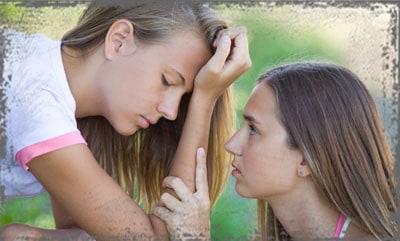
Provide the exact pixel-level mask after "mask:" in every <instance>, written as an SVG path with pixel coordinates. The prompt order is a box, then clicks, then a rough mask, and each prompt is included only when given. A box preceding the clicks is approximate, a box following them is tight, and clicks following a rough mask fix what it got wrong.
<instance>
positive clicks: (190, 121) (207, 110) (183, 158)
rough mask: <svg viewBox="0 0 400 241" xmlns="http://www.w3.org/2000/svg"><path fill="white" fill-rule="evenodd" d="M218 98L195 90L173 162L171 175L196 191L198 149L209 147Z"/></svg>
mask: <svg viewBox="0 0 400 241" xmlns="http://www.w3.org/2000/svg"><path fill="white" fill-rule="evenodd" d="M215 103H216V100H214V99H212V98H211V97H207V96H205V95H203V94H202V93H200V92H196V91H194V93H193V95H192V98H191V100H190V104H189V109H188V113H187V115H186V121H185V124H184V127H183V130H182V135H181V139H180V141H179V145H178V148H177V151H176V154H175V157H174V160H173V162H172V167H171V171H170V175H171V176H176V177H179V178H181V179H182V181H183V182H184V183H185V184H186V185H187V187H188V188H190V190H192V191H194V187H195V182H194V176H195V168H196V164H195V159H196V150H197V148H199V147H203V148H204V149H206V148H207V145H208V138H209V132H210V122H211V116H212V113H213V110H214V106H215Z"/></svg>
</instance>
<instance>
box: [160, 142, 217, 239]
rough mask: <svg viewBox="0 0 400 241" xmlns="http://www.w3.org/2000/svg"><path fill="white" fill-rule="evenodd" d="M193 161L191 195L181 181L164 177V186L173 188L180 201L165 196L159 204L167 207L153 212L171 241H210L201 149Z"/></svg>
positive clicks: (206, 189) (208, 207)
mask: <svg viewBox="0 0 400 241" xmlns="http://www.w3.org/2000/svg"><path fill="white" fill-rule="evenodd" d="M196 159H197V166H196V192H195V193H192V192H191V190H190V189H189V188H188V187H187V186H186V185H185V184H184V183H183V182H182V180H181V179H179V178H177V177H172V176H169V177H166V178H165V179H164V182H163V185H164V186H166V187H168V188H172V189H173V190H174V191H175V193H176V194H177V196H178V198H179V199H178V198H175V197H174V196H172V195H170V194H169V193H164V194H163V195H162V196H161V200H162V201H163V203H164V204H165V206H166V207H161V206H159V207H156V208H155V209H154V215H156V216H158V217H160V218H161V219H162V220H164V221H165V222H166V224H167V227H168V231H169V233H170V238H171V240H186V239H187V240H199V241H200V240H211V236H210V199H209V194H208V184H207V169H206V157H205V153H204V150H203V149H202V148H199V150H198V152H197V158H196Z"/></svg>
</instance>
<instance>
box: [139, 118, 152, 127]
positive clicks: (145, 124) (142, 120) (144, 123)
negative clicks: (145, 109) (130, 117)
mask: <svg viewBox="0 0 400 241" xmlns="http://www.w3.org/2000/svg"><path fill="white" fill-rule="evenodd" d="M139 125H140V127H141V128H144V129H146V128H148V127H149V126H150V121H149V120H148V119H146V118H145V117H143V116H140V118H139Z"/></svg>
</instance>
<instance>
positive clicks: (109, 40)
mask: <svg viewBox="0 0 400 241" xmlns="http://www.w3.org/2000/svg"><path fill="white" fill-rule="evenodd" d="M135 49H136V45H135V42H134V27H133V24H132V23H131V22H130V21H129V20H126V19H119V20H117V21H115V22H114V23H113V24H112V25H111V26H110V28H109V29H108V31H107V35H106V37H105V41H104V54H105V57H106V58H107V59H108V60H112V59H113V58H114V57H115V56H117V55H128V54H132V53H133V52H134V51H135Z"/></svg>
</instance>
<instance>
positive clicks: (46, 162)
mask: <svg viewBox="0 0 400 241" xmlns="http://www.w3.org/2000/svg"><path fill="white" fill-rule="evenodd" d="M28 165H29V168H30V170H31V172H32V173H33V174H34V175H35V176H36V177H37V179H38V180H39V181H40V182H41V183H42V184H43V186H45V188H46V189H47V190H48V192H49V193H51V195H52V197H54V198H55V199H56V200H57V201H58V202H59V204H60V205H61V206H62V207H64V208H65V211H66V212H67V213H68V214H70V216H71V218H72V219H73V220H74V222H75V223H76V225H78V226H79V227H80V228H82V229H83V230H85V231H87V232H88V233H89V234H91V235H93V237H94V238H95V239H96V240H110V239H124V238H126V237H127V236H137V237H139V235H142V237H146V238H148V239H149V240H154V239H155V238H156V236H155V233H154V231H153V228H152V225H151V223H150V220H149V217H148V215H147V214H146V213H145V212H144V211H143V210H142V209H141V208H140V206H138V205H137V204H136V203H135V202H133V201H132V199H131V198H130V197H129V196H128V195H127V194H126V193H124V192H123V191H122V189H121V188H120V187H119V186H118V184H117V183H115V181H114V180H113V179H112V178H111V177H110V176H109V175H108V174H107V173H105V172H104V170H103V169H102V168H101V167H100V166H99V165H98V164H97V162H96V160H95V159H94V157H93V156H92V154H91V152H90V150H89V149H88V148H87V146H86V145H83V144H79V145H73V146H70V147H66V148H63V149H59V150H56V151H53V152H50V153H48V154H45V155H42V156H39V157H37V158H35V159H33V160H31V161H30V162H29V163H28Z"/></svg>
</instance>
